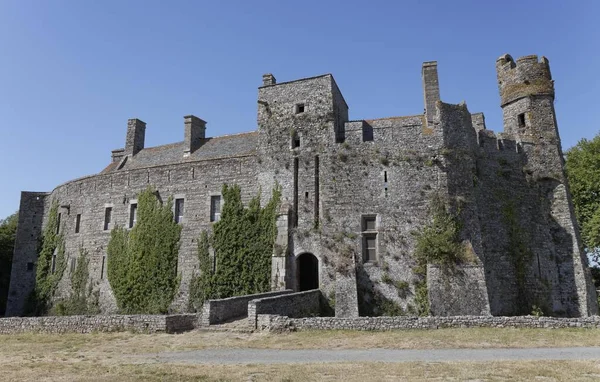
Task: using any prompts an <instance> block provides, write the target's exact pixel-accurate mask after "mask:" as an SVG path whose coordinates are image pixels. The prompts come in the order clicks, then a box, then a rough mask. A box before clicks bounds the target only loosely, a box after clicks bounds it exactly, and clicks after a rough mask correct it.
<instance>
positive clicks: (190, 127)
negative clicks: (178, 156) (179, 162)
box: [183, 115, 206, 157]
mask: <svg viewBox="0 0 600 382" xmlns="http://www.w3.org/2000/svg"><path fill="white" fill-rule="evenodd" d="M183 120H184V126H185V134H184V148H183V156H185V157H187V156H189V155H190V154H191V153H193V152H194V151H196V150H197V149H198V148H199V147H200V143H201V141H202V139H204V138H206V122H205V121H203V120H201V119H200V118H198V117H196V116H195V115H186V116H185V117H183Z"/></svg>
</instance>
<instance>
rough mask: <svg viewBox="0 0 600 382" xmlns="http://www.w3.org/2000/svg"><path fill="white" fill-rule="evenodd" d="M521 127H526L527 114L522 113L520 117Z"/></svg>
mask: <svg viewBox="0 0 600 382" xmlns="http://www.w3.org/2000/svg"><path fill="white" fill-rule="evenodd" d="M518 120H519V127H525V113H521V114H519V116H518Z"/></svg>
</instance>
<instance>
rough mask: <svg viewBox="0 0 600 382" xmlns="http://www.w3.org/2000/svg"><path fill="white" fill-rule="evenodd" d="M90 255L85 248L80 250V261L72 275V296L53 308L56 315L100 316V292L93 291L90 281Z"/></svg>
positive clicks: (78, 260)
mask: <svg viewBox="0 0 600 382" xmlns="http://www.w3.org/2000/svg"><path fill="white" fill-rule="evenodd" d="M89 264H90V259H89V254H88V252H87V250H85V249H84V248H83V247H82V248H80V249H79V259H77V266H76V267H75V270H74V271H73V273H71V294H70V295H69V297H67V298H65V299H63V300H61V301H59V302H57V303H56V305H55V306H54V308H53V311H54V313H55V314H56V315H59V316H70V315H76V314H98V313H100V308H99V298H100V296H99V292H98V291H94V290H93V285H92V282H91V281H90V282H89V283H88V279H89V275H90V272H89Z"/></svg>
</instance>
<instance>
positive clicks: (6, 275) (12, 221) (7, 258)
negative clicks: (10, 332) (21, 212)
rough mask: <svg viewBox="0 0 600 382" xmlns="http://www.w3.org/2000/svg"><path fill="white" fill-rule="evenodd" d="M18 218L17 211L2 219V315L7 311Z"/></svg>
mask: <svg viewBox="0 0 600 382" xmlns="http://www.w3.org/2000/svg"><path fill="white" fill-rule="evenodd" d="M18 220H19V216H18V213H17V212H15V213H14V214H12V215H10V216H9V217H7V218H6V219H4V220H0V316H4V313H5V311H6V300H7V298H8V286H9V284H10V271H11V267H12V257H13V250H14V248H15V235H16V233H17V221H18Z"/></svg>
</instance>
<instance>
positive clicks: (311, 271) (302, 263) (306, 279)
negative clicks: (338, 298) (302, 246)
mask: <svg viewBox="0 0 600 382" xmlns="http://www.w3.org/2000/svg"><path fill="white" fill-rule="evenodd" d="M296 277H297V285H298V290H299V291H300V292H302V291H305V290H311V289H317V288H318V287H319V260H317V258H316V257H315V255H313V254H312V253H303V254H301V255H300V256H298V258H297V259H296Z"/></svg>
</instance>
